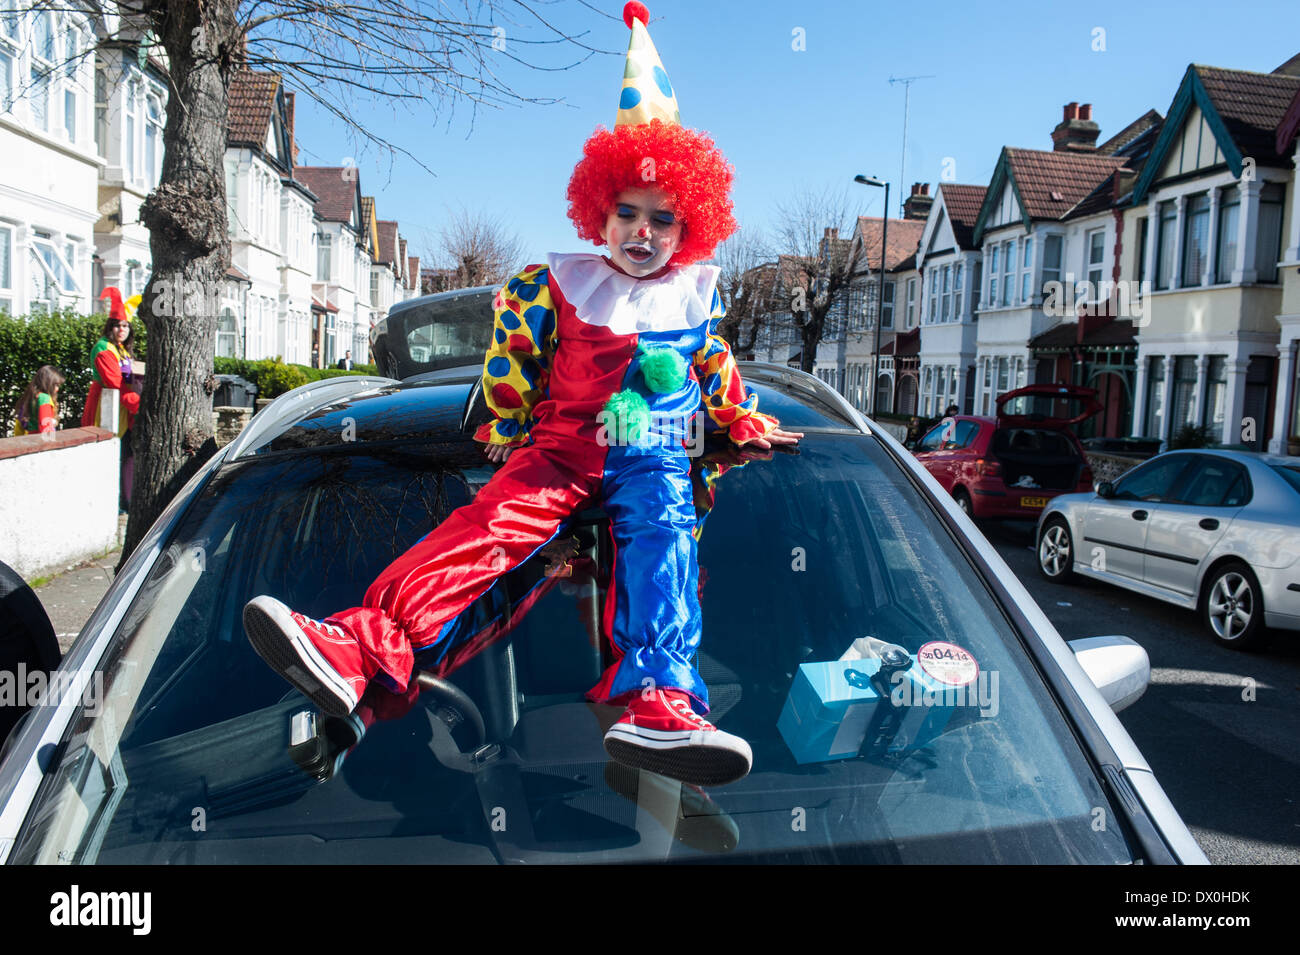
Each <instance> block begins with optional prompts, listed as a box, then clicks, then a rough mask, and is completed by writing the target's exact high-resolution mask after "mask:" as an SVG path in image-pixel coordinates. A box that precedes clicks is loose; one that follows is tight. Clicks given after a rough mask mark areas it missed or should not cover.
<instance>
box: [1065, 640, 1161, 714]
mask: <svg viewBox="0 0 1300 955" xmlns="http://www.w3.org/2000/svg"><path fill="white" fill-rule="evenodd" d="M1070 649H1071V650H1072V651H1073V652H1074V658H1075V659H1076V660H1078V661H1079V666H1081V667H1083V672H1084V673H1086V674H1088V679H1090V680H1092V683H1093V685H1094V686H1095V687H1097V689H1098V690H1099V691H1101V696H1102V699H1104V700H1105V701H1106V703H1107V704H1108V705H1109V706H1110V708H1111V709H1112V710H1114V711H1115V712H1116V713H1118V712H1120V711H1121V710H1123V709H1125V708H1127V707H1129V706H1132V705H1133V704H1134V703H1136V702H1137V701H1138V700H1140V699H1141V698H1142V694H1143V693H1145V692H1146V690H1147V684H1149V683H1150V682H1151V660H1150V658H1148V657H1147V652H1146V650H1144V649H1143V648H1142V646H1141V645H1140V644H1139V643H1138V642H1137V641H1136V640H1132V639H1130V638H1128V637H1118V636H1111V637H1085V638H1084V639H1082V640H1071V641H1070Z"/></svg>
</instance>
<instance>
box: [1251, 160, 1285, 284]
mask: <svg viewBox="0 0 1300 955" xmlns="http://www.w3.org/2000/svg"><path fill="white" fill-rule="evenodd" d="M1281 251H1282V186H1281V185H1279V184H1277V183H1268V184H1267V185H1265V186H1264V188H1263V189H1261V190H1260V194H1259V238H1258V239H1256V242H1255V271H1256V273H1257V275H1258V278H1259V281H1261V282H1276V281H1277V260H1278V256H1279V255H1280V254H1281Z"/></svg>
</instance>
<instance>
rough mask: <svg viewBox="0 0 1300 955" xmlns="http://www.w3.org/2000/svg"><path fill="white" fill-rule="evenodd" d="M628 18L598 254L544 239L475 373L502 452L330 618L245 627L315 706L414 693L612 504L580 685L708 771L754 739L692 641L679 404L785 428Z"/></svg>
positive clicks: (589, 211) (650, 757)
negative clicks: (724, 325) (583, 516)
mask: <svg viewBox="0 0 1300 955" xmlns="http://www.w3.org/2000/svg"><path fill="white" fill-rule="evenodd" d="M623 18H624V21H625V22H626V23H627V25H628V27H629V29H630V30H631V31H632V35H631V42H630V45H629V49H628V57H627V67H626V71H625V74H624V83H623V91H622V95H621V99H620V103H619V111H618V117H617V121H616V124H615V127H614V129H613V130H606V129H603V128H600V129H597V130H596V132H595V133H594V134H593V135H592V136H591V137H590V138H589V139H588V140H587V142H586V144H585V145H584V147H583V158H582V160H581V161H580V162H579V163H578V165H577V167H576V168H575V169H574V172H573V177H572V179H571V180H570V183H569V189H568V199H569V203H570V207H569V216H570V218H571V219H573V221H574V224H575V225H576V226H577V229H578V234H579V236H580V237H581V238H584V239H588V240H591V241H593V242H595V243H596V244H602V243H603V244H604V245H606V246H607V249H608V253H609V255H608V256H601V255H593V254H571V255H559V254H552V255H550V256H548V257H547V260H546V262H545V263H541V264H537V265H530V266H528V267H527V268H525V269H524V270H523V271H522V272H520V273H519V274H518V275H516V276H515V277H514V278H512V279H510V281H509V282H507V283H506V285H505V287H504V288H502V289H501V290H500V291H499V292H498V293H497V296H496V300H495V302H494V311H495V327H494V335H493V345H492V347H491V348H490V349H489V351H488V354H487V357H486V360H485V362H484V375H483V387H484V396H485V398H486V401H487V404H488V407H489V409H490V410H491V411H492V413H493V416H494V420H493V421H492V422H490V423H488V424H486V425H484V426H483V427H482V428H480V429H479V431H478V432H477V433H476V434H475V439H476V440H478V441H480V442H483V443H484V444H485V445H486V448H485V452H486V454H487V456H488V458H489V459H490V460H492V461H494V462H500V463H502V465H503V466H502V467H501V468H500V469H499V470H498V471H497V473H496V474H495V475H493V477H492V479H491V480H490V481H489V482H488V483H487V484H486V485H485V486H484V487H483V488H482V489H481V490H480V491H479V493H478V495H477V496H476V497H475V499H474V501H473V502H472V503H470V504H468V505H466V506H464V507H461V508H459V509H457V510H456V511H454V512H452V513H451V514H450V515H449V516H448V517H447V519H446V520H445V521H444V522H443V523H442V524H441V525H439V526H438V527H437V528H436V529H435V530H434V531H433V532H432V533H430V534H429V535H428V536H427V537H425V538H424V539H422V540H421V541H419V542H418V543H417V544H416V545H415V546H414V547H412V548H411V549H410V550H408V551H407V552H406V553H405V554H403V555H402V556H400V557H399V558H397V560H395V561H394V562H393V563H392V564H391V565H390V566H389V567H388V568H387V569H385V570H384V571H383V573H381V574H380V576H379V578H378V579H377V580H375V582H374V583H373V584H372V585H371V586H370V588H369V589H368V590H367V592H366V595H365V597H364V599H363V602H362V603H363V605H362V606H361V607H356V608H352V609H350V610H345V611H342V612H339V613H335V614H332V615H330V616H329V617H327V618H325V619H324V620H322V621H317V620H313V619H311V618H308V617H305V616H303V615H301V614H298V613H295V612H294V611H292V610H291V609H290V608H289V607H287V606H285V605H284V604H283V603H281V602H280V601H278V600H275V599H274V598H272V597H269V596H260V597H256V598H254V599H253V600H252V601H250V602H249V603H248V604H247V605H246V607H245V610H244V627H245V630H246V631H247V633H248V636H249V640H250V642H251V643H252V645H253V647H254V648H255V649H256V650H257V652H258V653H259V654H260V655H261V656H262V657H263V659H265V660H266V661H267V662H268V663H269V664H270V665H271V666H272V667H273V668H274V669H275V670H276V671H277V672H279V673H280V674H281V675H282V676H284V677H285V678H286V679H288V680H289V681H290V682H291V683H293V684H294V685H295V686H296V687H297V688H298V689H299V690H300V691H302V692H303V693H304V694H306V695H307V696H308V697H309V698H310V699H311V700H312V701H313V702H315V703H316V704H317V705H318V706H319V707H321V709H322V710H323V711H325V712H326V713H329V714H334V715H340V716H341V715H346V714H348V713H350V712H352V711H353V710H354V709H356V707H357V704H358V702H359V700H360V698H361V696H362V694H363V692H364V691H365V689H366V687H367V685H368V684H369V683H370V681H372V680H378V681H379V682H380V683H381V684H382V685H383V686H385V687H387V688H389V689H391V690H394V691H396V692H398V693H403V694H407V695H408V696H409V694H410V689H409V687H410V684H411V680H412V671H413V668H414V666H415V662H416V659H417V655H435V654H445V653H446V651H447V646H446V645H445V644H446V642H447V639H446V638H448V637H449V635H451V634H453V633H454V632H455V623H456V619H457V617H458V615H459V614H460V613H461V612H462V611H463V610H465V608H466V607H468V606H469V605H470V604H471V603H473V602H474V601H475V600H476V599H478V598H479V597H480V596H482V595H483V594H484V593H485V592H486V591H487V590H488V588H490V587H491V586H492V584H493V583H494V582H495V581H496V580H497V579H498V578H499V577H501V576H502V575H503V574H505V573H507V572H508V571H510V570H512V569H514V568H515V567H517V566H519V565H520V564H522V563H523V562H525V561H527V560H528V559H529V558H531V557H532V556H533V555H534V554H536V553H537V552H538V551H540V550H541V549H542V548H543V547H545V546H547V545H548V544H549V543H550V542H551V541H553V540H554V539H555V538H556V536H557V534H558V533H559V531H560V530H561V528H562V527H563V526H564V523H565V521H566V520H567V519H568V517H569V516H570V515H571V514H573V513H574V512H576V511H578V510H580V509H582V508H583V507H585V506H588V505H591V504H599V505H601V506H602V507H603V508H604V510H605V513H606V514H607V515H608V516H609V518H610V522H611V529H612V533H613V537H614V543H615V548H616V550H615V559H614V569H613V580H612V583H611V587H610V593H609V596H608V599H607V601H606V606H605V618H604V627H605V632H606V633H607V634H608V635H609V637H610V639H611V641H612V643H613V647H614V651H615V656H616V661H615V663H614V664H613V665H612V666H610V668H609V669H608V670H607V671H606V672H605V674H604V675H603V677H602V678H601V680H600V682H599V683H598V684H597V686H596V687H594V688H593V689H592V690H591V691H590V692H589V694H588V698H589V699H591V700H592V701H594V702H602V703H613V704H617V705H624V706H626V710H625V712H624V713H623V715H622V718H621V719H619V720H618V721H617V722H615V723H614V724H613V725H612V726H611V727H610V728H609V730H608V732H607V733H606V735H605V748H606V751H607V752H608V753H609V754H610V756H611V757H613V758H614V759H616V760H618V761H619V762H621V763H624V764H626V765H629V766H633V767H637V768H641V769H647V770H650V771H652V772H657V773H661V774H663V775H666V776H671V777H673V778H676V779H680V780H682V781H684V782H688V783H695V784H698V785H717V784H721V783H725V782H730V781H732V780H735V779H738V778H740V777H742V776H744V775H745V774H746V773H748V772H749V769H750V764H751V760H752V756H751V751H750V748H749V745H748V744H747V743H746V742H745V741H744V740H743V739H740V738H739V737H736V736H734V735H731V734H728V733H725V732H723V731H722V730H719V729H717V728H716V727H715V726H713V725H712V724H711V723H709V722H708V721H706V720H705V719H704V718H703V717H702V716H701V715H700V713H701V712H707V711H708V690H707V688H706V687H705V685H704V682H703V680H701V678H700V675H699V673H698V671H697V670H696V668H695V665H694V662H693V658H694V655H695V651H696V649H697V648H698V647H699V643H700V637H701V614H700V606H699V599H698V581H697V564H696V538H695V536H694V533H693V532H694V531H695V530H696V529H697V516H696V509H695V504H696V502H695V498H694V495H693V491H692V485H691V479H690V459H689V458H688V456H687V453H686V450H685V449H684V447H683V437H684V435H685V430H686V425H687V423H688V422H689V421H690V420H691V419H692V418H693V417H694V416H695V415H696V414H698V413H699V412H701V411H704V412H706V413H707V414H708V415H709V416H710V418H711V419H712V421H713V424H714V425H715V426H716V427H717V428H718V429H719V430H722V431H725V433H726V434H727V436H728V437H729V438H730V440H731V441H732V442H733V443H734V444H735V445H742V446H746V447H747V448H748V449H754V448H757V449H761V450H764V451H766V450H768V449H770V448H772V447H773V446H774V445H778V444H784V445H792V444H795V443H797V442H798V440H799V438H800V437H802V434H798V433H791V432H786V431H784V430H782V429H781V427H780V425H779V423H778V422H777V421H776V419H775V418H772V417H771V416H769V415H765V414H762V413H760V412H759V411H758V410H757V401H758V399H757V396H756V395H753V394H750V393H749V392H748V391H747V389H746V388H745V386H744V384H743V383H742V381H741V379H740V375H739V374H738V371H737V367H736V362H735V360H734V358H733V357H732V355H731V351H730V349H729V347H728V346H727V343H726V342H725V341H724V340H723V339H722V338H721V337H719V336H718V335H717V334H716V329H717V324H718V322H719V320H720V319H721V318H722V315H723V310H722V306H721V302H720V299H719V296H718V293H717V289H716V282H717V276H718V271H719V270H718V269H717V268H715V267H712V266H705V265H699V264H696V263H698V262H699V261H700V260H703V259H707V258H708V257H709V256H711V255H712V254H713V251H714V249H715V247H716V246H717V244H718V243H719V242H721V241H722V240H723V239H725V238H726V237H727V236H728V235H730V234H731V233H732V232H733V231H735V228H736V224H735V221H734V219H733V218H732V216H731V202H730V199H729V197H728V195H727V193H728V189H729V187H730V184H731V179H732V173H731V169H730V167H729V166H728V164H727V162H726V160H725V159H724V158H723V156H722V154H721V153H720V152H719V151H718V150H717V149H716V147H715V146H714V145H713V143H712V141H711V140H710V139H709V138H708V137H707V136H705V135H703V134H701V133H698V132H695V131H692V130H688V129H685V128H683V127H682V126H681V125H680V118H679V114H678V111H677V102H676V97H675V95H674V94H673V91H672V87H671V85H670V84H669V82H668V77H667V74H666V73H665V72H664V70H663V66H662V64H661V62H660V60H659V57H658V54H657V53H656V51H655V49H654V45H653V44H652V43H651V41H650V36H649V33H648V32H647V30H646V27H645V24H646V23H647V22H648V20H649V16H648V13H647V12H646V10H645V7H644V6H642V5H641V4H639V3H629V4H628V5H627V7H626V8H625V9H624V14H623Z"/></svg>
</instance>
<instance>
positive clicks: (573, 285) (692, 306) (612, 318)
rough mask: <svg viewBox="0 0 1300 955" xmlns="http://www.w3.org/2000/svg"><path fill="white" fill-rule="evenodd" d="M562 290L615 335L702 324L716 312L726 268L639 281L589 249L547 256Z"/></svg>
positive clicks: (582, 314) (685, 270) (580, 311)
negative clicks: (717, 289)
mask: <svg viewBox="0 0 1300 955" xmlns="http://www.w3.org/2000/svg"><path fill="white" fill-rule="evenodd" d="M546 262H547V265H548V266H550V270H551V277H552V278H553V279H554V280H555V282H556V283H557V284H558V285H559V288H560V293H561V294H562V295H563V296H564V298H565V300H566V301H567V302H568V303H569V304H570V305H572V306H573V308H574V310H575V311H576V312H577V315H578V318H579V319H581V320H582V321H584V322H586V323H587V324H588V325H598V326H601V327H604V328H608V329H609V330H610V331H611V332H613V333H614V334H616V335H637V334H640V333H642V332H667V331H680V330H682V329H687V328H698V327H699V326H700V325H702V324H704V323H706V322H707V321H708V320H709V315H710V314H711V313H712V305H713V290H714V287H715V286H716V285H717V282H718V273H719V272H721V269H719V268H718V267H717V266H714V265H698V264H697V265H687V266H683V267H682V268H677V269H669V270H668V271H667V272H666V273H664V274H663V275H661V276H659V277H658V278H654V279H635V278H633V277H632V276H630V275H626V274H624V273H623V272H620V271H619V270H618V269H615V268H613V267H611V266H610V265H609V263H607V262H606V261H605V259H604V257H603V256H599V255H592V254H590V253H586V252H576V253H552V254H550V255H548V256H547V257H546Z"/></svg>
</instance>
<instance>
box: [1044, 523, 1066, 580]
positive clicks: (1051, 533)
mask: <svg viewBox="0 0 1300 955" xmlns="http://www.w3.org/2000/svg"><path fill="white" fill-rule="evenodd" d="M1038 572H1039V573H1040V574H1042V575H1043V576H1044V577H1046V578H1047V579H1048V580H1050V581H1053V582H1054V583H1058V584H1063V583H1065V582H1066V581H1068V580H1069V579H1070V578H1071V577H1073V576H1074V541H1073V539H1071V537H1070V527H1069V525H1068V524H1066V523H1065V519H1064V518H1061V517H1049V518H1048V519H1047V523H1046V524H1044V525H1043V533H1042V534H1041V535H1040V536H1039V538H1038Z"/></svg>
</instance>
